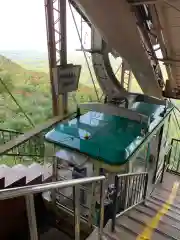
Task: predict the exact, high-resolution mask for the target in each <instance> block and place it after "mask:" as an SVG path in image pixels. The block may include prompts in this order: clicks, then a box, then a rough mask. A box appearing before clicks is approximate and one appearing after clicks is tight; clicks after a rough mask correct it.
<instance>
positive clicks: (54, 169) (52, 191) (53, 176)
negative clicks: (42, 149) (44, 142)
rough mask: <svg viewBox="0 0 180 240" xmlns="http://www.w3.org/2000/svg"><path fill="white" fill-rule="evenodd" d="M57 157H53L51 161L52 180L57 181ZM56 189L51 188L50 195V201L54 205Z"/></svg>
mask: <svg viewBox="0 0 180 240" xmlns="http://www.w3.org/2000/svg"><path fill="white" fill-rule="evenodd" d="M57 172H58V171H57V157H53V163H52V181H53V182H56V181H57ZM56 191H57V189H52V190H51V197H52V203H53V205H54V206H55V205H56Z"/></svg>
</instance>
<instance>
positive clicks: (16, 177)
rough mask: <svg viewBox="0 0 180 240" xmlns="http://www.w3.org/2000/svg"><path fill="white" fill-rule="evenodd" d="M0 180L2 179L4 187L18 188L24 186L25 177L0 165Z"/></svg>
mask: <svg viewBox="0 0 180 240" xmlns="http://www.w3.org/2000/svg"><path fill="white" fill-rule="evenodd" d="M0 178H4V179H5V180H4V187H5V188H6V187H15V186H16V187H18V186H22V185H25V184H26V175H25V174H24V173H22V172H19V171H17V170H16V169H12V168H10V167H8V166H6V165H4V164H3V165H0Z"/></svg>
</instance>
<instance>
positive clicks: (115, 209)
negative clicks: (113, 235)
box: [111, 176, 119, 232]
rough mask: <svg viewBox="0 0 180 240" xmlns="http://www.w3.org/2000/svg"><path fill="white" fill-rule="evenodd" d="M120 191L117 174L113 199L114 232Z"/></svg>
mask: <svg viewBox="0 0 180 240" xmlns="http://www.w3.org/2000/svg"><path fill="white" fill-rule="evenodd" d="M118 192H119V178H118V176H116V177H115V193H114V199H113V213H112V228H111V230H112V232H114V229H115V223H116V213H117V200H118V199H117V197H118Z"/></svg>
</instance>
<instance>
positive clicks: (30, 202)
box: [0, 176, 106, 240]
mask: <svg viewBox="0 0 180 240" xmlns="http://www.w3.org/2000/svg"><path fill="white" fill-rule="evenodd" d="M105 179H106V178H105V176H97V177H90V178H81V179H74V180H67V181H61V182H60V181H59V182H52V183H46V184H38V185H32V186H26V187H17V188H10V189H5V190H0V200H5V199H10V198H16V197H22V196H25V200H26V210H27V216H28V224H29V232H30V239H31V240H38V230H37V223H36V213H35V206H34V194H37V193H42V192H46V191H50V190H53V189H57V188H59V189H60V188H61V189H62V188H67V187H73V201H74V222H75V223H74V226H75V240H80V201H79V198H80V188H79V185H80V184H83V185H84V184H90V183H94V182H100V199H99V200H100V213H99V218H100V224H99V228H98V230H99V231H98V236H99V240H100V239H101V236H102V234H103V224H104V199H105Z"/></svg>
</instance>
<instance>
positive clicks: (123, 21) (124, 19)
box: [76, 0, 162, 98]
mask: <svg viewBox="0 0 180 240" xmlns="http://www.w3.org/2000/svg"><path fill="white" fill-rule="evenodd" d="M76 1H77V3H78V4H79V5H80V7H81V8H82V9H83V11H84V12H86V14H87V16H88V17H89V19H90V21H91V22H92V23H93V24H94V25H95V27H96V28H97V29H98V30H99V31H100V33H101V34H102V36H103V38H104V39H105V41H106V42H107V43H108V45H109V46H110V47H112V48H113V49H115V50H116V51H117V52H118V53H119V54H120V56H121V57H122V58H124V59H126V61H127V62H128V63H129V65H130V67H131V69H132V71H133V73H134V75H135V77H136V79H137V81H138V83H139V85H140V86H141V88H142V90H143V92H144V93H145V94H147V95H151V96H155V97H158V98H161V97H162V93H161V89H160V87H159V84H158V82H157V80H156V76H155V74H154V71H153V68H152V65H151V62H150V59H149V57H148V55H147V53H146V51H145V49H144V47H143V44H142V40H141V37H140V33H139V31H138V28H137V25H136V18H135V15H134V13H133V12H132V11H131V6H130V4H128V2H127V1H126V0H113V1H110V0H76Z"/></svg>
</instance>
